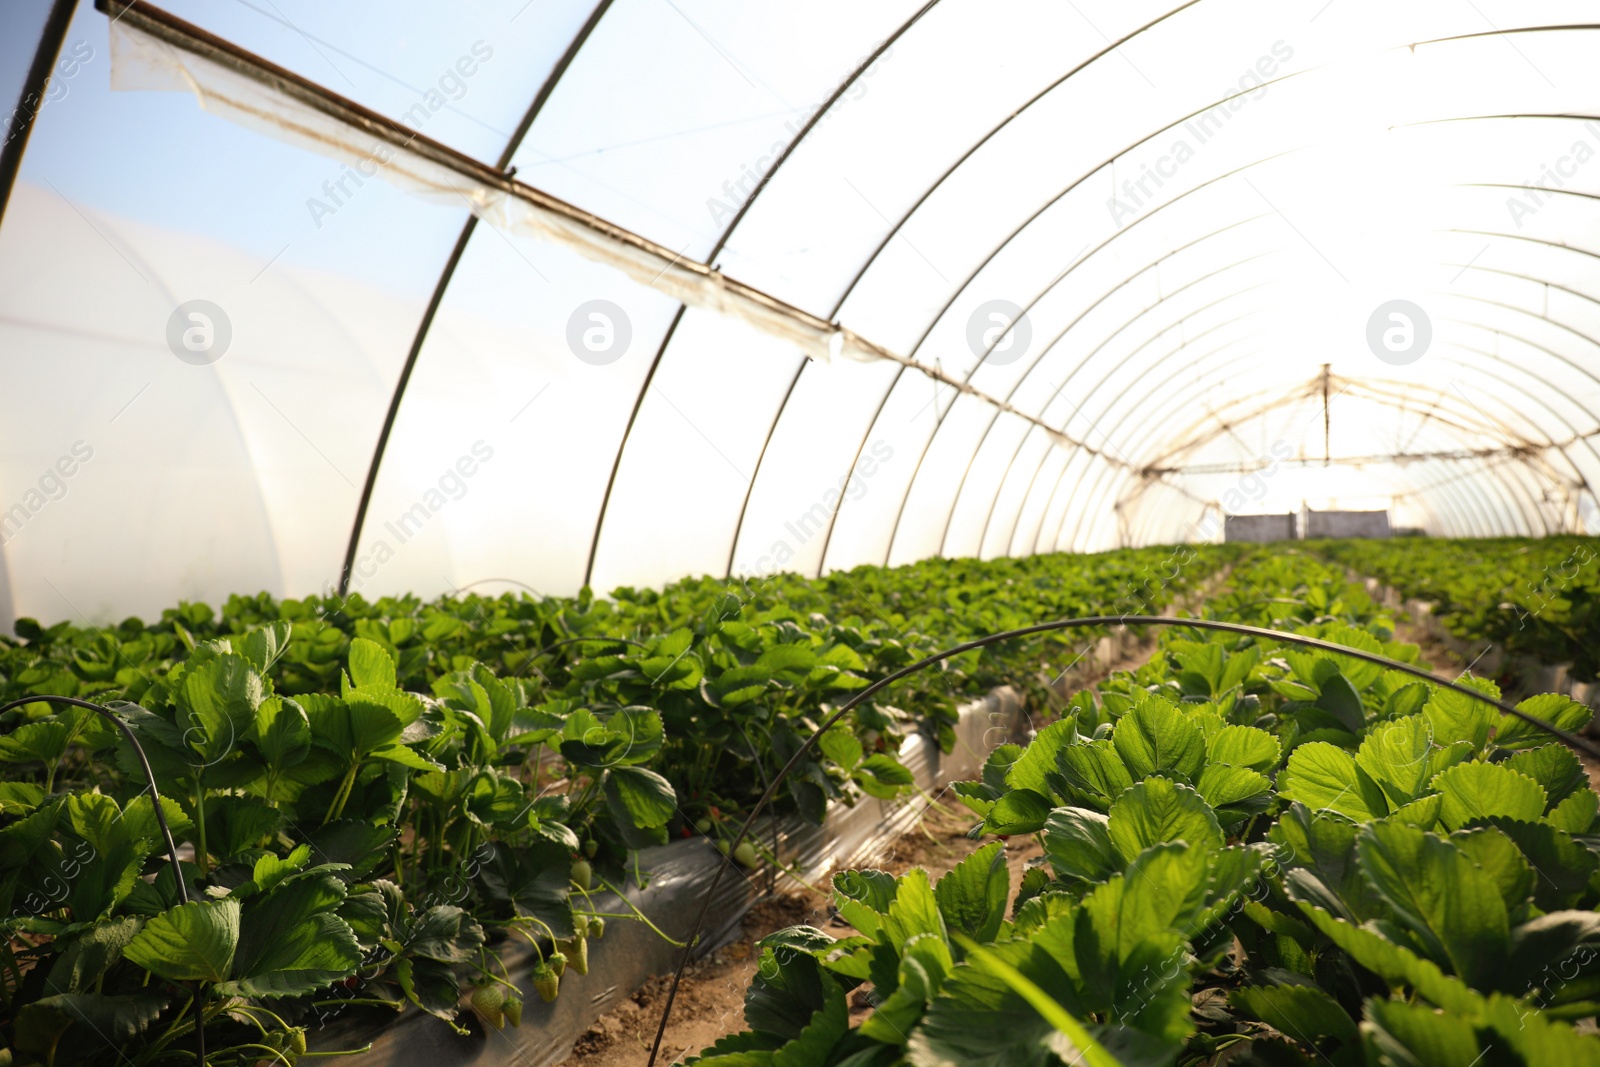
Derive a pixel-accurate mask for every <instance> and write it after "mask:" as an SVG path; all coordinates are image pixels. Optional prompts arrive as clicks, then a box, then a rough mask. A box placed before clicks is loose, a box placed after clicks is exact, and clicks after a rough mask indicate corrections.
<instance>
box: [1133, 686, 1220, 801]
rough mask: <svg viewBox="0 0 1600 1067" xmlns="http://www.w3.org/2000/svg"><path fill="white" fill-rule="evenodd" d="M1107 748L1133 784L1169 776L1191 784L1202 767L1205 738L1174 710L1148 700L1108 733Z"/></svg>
mask: <svg viewBox="0 0 1600 1067" xmlns="http://www.w3.org/2000/svg"><path fill="white" fill-rule="evenodd" d="M1111 744H1112V746H1113V747H1114V748H1115V749H1116V752H1117V755H1118V756H1120V757H1122V762H1123V764H1124V765H1125V766H1126V767H1127V768H1128V773H1129V774H1131V775H1132V776H1133V778H1134V780H1135V781H1137V780H1139V779H1141V778H1145V777H1147V776H1149V775H1152V774H1157V773H1169V774H1171V775H1173V776H1174V777H1177V778H1179V779H1180V780H1182V781H1185V782H1193V781H1194V780H1195V779H1196V778H1197V777H1199V775H1200V768H1201V767H1202V766H1203V765H1204V763H1205V758H1206V744H1205V737H1204V735H1203V734H1202V733H1201V731H1200V728H1199V727H1198V726H1196V725H1195V724H1194V723H1192V722H1190V721H1189V718H1188V717H1187V716H1186V715H1184V714H1183V712H1181V711H1179V710H1178V709H1177V707H1176V706H1175V705H1173V704H1171V703H1169V702H1168V701H1166V700H1164V699H1162V698H1160V697H1149V698H1147V699H1145V700H1142V701H1141V702H1140V703H1138V704H1136V705H1135V706H1134V707H1133V710H1131V711H1130V712H1128V713H1127V714H1126V715H1124V716H1123V717H1122V718H1121V719H1120V720H1119V721H1118V722H1117V726H1116V729H1114V730H1113V731H1112V732H1111Z"/></svg>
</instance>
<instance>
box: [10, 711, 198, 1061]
mask: <svg viewBox="0 0 1600 1067" xmlns="http://www.w3.org/2000/svg"><path fill="white" fill-rule="evenodd" d="M28 704H66V705H68V706H70V707H74V708H87V709H88V710H90V711H92V712H94V713H95V714H96V715H99V716H100V717H101V718H103V719H106V720H108V721H109V722H110V723H111V725H113V726H115V727H116V728H117V729H118V730H121V731H122V736H123V737H124V738H126V739H127V742H128V744H129V745H131V746H133V754H134V755H136V756H138V757H139V768H140V769H141V770H143V771H144V778H145V781H147V782H149V783H150V802H151V804H152V805H153V806H154V807H155V809H156V825H157V826H159V827H160V828H161V838H162V840H164V841H165V842H166V843H167V859H169V860H171V861H172V876H173V879H174V880H175V881H176V883H177V886H178V901H179V903H181V904H187V903H189V889H188V887H187V886H185V885H184V884H183V863H182V862H181V861H180V860H179V859H178V846H177V844H175V843H174V842H173V840H172V828H171V827H169V826H168V825H167V813H166V812H164V811H162V810H161V793H160V791H159V790H158V789H157V788H156V776H155V772H154V771H152V770H151V769H150V760H149V758H148V757H146V756H145V754H144V746H142V745H140V744H139V739H138V738H137V737H134V736H133V730H132V729H131V728H130V727H129V726H128V724H127V723H126V722H125V721H123V719H122V717H121V716H120V715H118V714H117V713H116V712H114V711H112V710H111V709H110V708H107V707H104V706H102V705H100V704H94V703H91V702H90V701H87V700H79V699H78V698H77V697H64V696H52V695H50V694H47V693H46V694H40V695H39V696H31V697H22V698H21V699H19V700H12V701H9V702H8V703H5V704H0V715H3V714H5V713H6V712H8V711H10V710H11V709H12V708H20V707H24V706H25V705H28ZM201 803H205V800H204V798H202V799H201ZM204 1009H205V1005H204V1004H203V1003H202V1001H201V999H200V986H199V984H198V983H197V984H196V986H195V991H194V1048H195V1054H196V1060H195V1062H196V1063H197V1064H198V1065H199V1067H206V1028H205V1013H204Z"/></svg>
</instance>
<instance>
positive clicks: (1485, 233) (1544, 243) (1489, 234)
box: [1035, 194, 1600, 551]
mask: <svg viewBox="0 0 1600 1067" xmlns="http://www.w3.org/2000/svg"><path fill="white" fill-rule="evenodd" d="M1183 195H1188V194H1183ZM1180 198H1181V197H1180ZM1173 202H1174V203H1175V202H1176V200H1174V201H1173ZM1443 232H1466V233H1472V234H1475V235H1478V236H1487V237H1491V238H1494V237H1499V236H1514V237H1517V238H1518V239H1521V240H1525V241H1528V242H1530V243H1533V244H1535V245H1542V246H1547V247H1551V248H1560V249H1563V250H1567V251H1575V252H1579V253H1580V254H1584V255H1588V256H1592V257H1594V258H1597V259H1600V254H1596V253H1590V252H1588V251H1587V250H1584V249H1578V248H1574V247H1572V246H1570V245H1556V244H1554V243H1553V242H1548V241H1544V240H1542V239H1539V238H1533V237H1525V236H1522V235H1510V234H1499V233H1497V232H1495V231H1443ZM1534 347H1539V346H1534ZM1546 351H1548V350H1546ZM1551 355H1552V356H1554V357H1555V358H1557V359H1558V361H1560V362H1565V363H1568V365H1571V363H1570V361H1568V360H1566V359H1565V358H1564V357H1560V356H1555V354H1554V353H1551ZM1163 362H1164V361H1163ZM1158 365H1159V363H1158V364H1156V365H1155V366H1158ZM1079 369H1081V365H1080V367H1079V368H1075V369H1074V372H1073V373H1074V374H1076V373H1077V370H1079ZM1149 369H1153V368H1147V370H1149ZM1575 369H1577V370H1578V371H1579V373H1580V374H1584V375H1585V376H1587V377H1590V378H1591V379H1593V378H1594V375H1593V374H1591V373H1589V372H1588V371H1585V370H1583V369H1582V368H1575ZM1070 378H1071V376H1069V379H1068V380H1069V381H1070ZM1103 382H1104V379H1102V383H1101V384H1103ZM1098 388H1099V385H1097V386H1096V387H1095V389H1093V390H1091V395H1092V394H1093V393H1094V392H1096V391H1098ZM1576 406H1578V407H1579V408H1582V409H1584V410H1588V409H1587V408H1586V407H1585V406H1584V405H1582V404H1577V405H1576ZM1569 462H1570V460H1569ZM1064 473H1065V472H1063V475H1064ZM1097 480H1098V479H1097ZM1591 491H1592V490H1591ZM1052 495H1053V490H1052ZM1076 495H1077V494H1076V491H1074V494H1073V497H1075V496H1076ZM1073 497H1069V507H1070V501H1071V499H1072V498H1073ZM1041 532H1042V531H1041ZM1075 536H1076V535H1075ZM1056 543H1057V544H1059V532H1058V535H1057V539H1056ZM1035 551H1038V547H1037V544H1036V546H1035Z"/></svg>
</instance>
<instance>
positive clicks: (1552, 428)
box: [0, 0, 1600, 619]
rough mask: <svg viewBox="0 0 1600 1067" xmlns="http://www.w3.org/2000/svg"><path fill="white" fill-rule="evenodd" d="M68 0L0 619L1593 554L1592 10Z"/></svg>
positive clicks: (30, 135) (36, 17)
mask: <svg viewBox="0 0 1600 1067" xmlns="http://www.w3.org/2000/svg"><path fill="white" fill-rule="evenodd" d="M60 7H61V5H52V4H48V3H45V2H43V0H27V2H24V0H15V2H12V3H9V4H7V5H6V7H5V9H4V15H3V17H4V18H5V20H6V25H5V28H4V34H3V36H4V40H5V46H4V47H5V53H4V73H5V86H6V87H7V91H19V94H18V95H19V96H22V95H23V94H22V93H21V92H20V90H22V89H23V88H24V87H25V82H27V80H28V77H29V74H30V70H31V68H32V66H33V63H34V59H35V56H36V54H39V55H44V54H45V53H46V52H48V53H51V54H52V55H53V57H54V58H53V60H51V61H50V62H49V63H48V64H47V66H46V68H45V72H46V73H47V74H48V82H47V83H46V85H45V86H44V88H43V89H42V90H41V89H40V88H39V87H38V86H33V87H30V88H29V94H28V95H27V98H26V99H25V100H24V101H23V103H22V104H21V105H19V110H18V111H17V112H16V113H15V114H14V116H13V119H12V126H13V130H14V132H13V134H12V135H11V138H10V140H9V141H8V143H7V145H6V153H7V161H6V162H7V167H6V177H7V180H8V182H9V187H8V188H7V190H6V192H8V193H9V196H8V199H7V201H6V207H5V216H4V222H5V226H4V229H3V231H0V279H3V284H0V301H3V308H0V344H3V349H0V350H3V352H4V359H5V374H6V381H7V386H8V388H7V390H6V397H7V404H6V414H7V420H6V426H7V429H6V431H5V433H6V447H5V450H4V461H3V462H4V464H5V476H6V484H7V486H9V488H8V489H7V494H8V495H7V497H6V499H5V500H4V501H3V502H0V503H3V505H4V507H5V509H6V510H5V520H4V522H5V526H4V535H5V539H4V549H3V552H4V564H5V565H4V571H3V574H4V578H3V584H0V617H3V618H4V619H10V618H15V617H17V616H37V617H41V618H46V617H48V618H56V617H69V616H71V617H78V616H81V617H84V618H93V619H108V618H112V617H117V616H120V615H121V614H126V613H129V612H151V611H154V610H158V609H159V608H160V607H161V606H162V605H164V604H166V603H168V602H170V601H171V600H172V599H173V598H174V597H175V596H182V597H186V598H195V599H209V600H216V599H218V598H220V597H222V596H225V595H226V594H227V593H230V592H235V591H239V590H243V589H258V588H260V589H266V590H269V591H271V592H274V593H276V594H280V595H304V594H305V593H308V592H315V591H320V590H337V589H341V588H344V589H349V590H360V591H362V592H363V593H364V594H366V595H374V594H381V593H388V592H398V591H403V590H404V591H413V592H417V593H420V594H424V595H428V594H435V593H440V592H446V591H449V590H452V589H458V588H465V587H467V586H469V585H471V584H472V583H475V582H483V581H485V580H488V579H496V578H515V579H516V580H518V581H521V582H524V583H526V584H527V585H531V586H533V587H534V588H537V589H539V590H541V591H545V592H550V593H570V592H572V591H574V590H576V589H577V588H578V587H580V586H582V585H584V584H586V583H588V584H592V585H593V586H594V587H596V588H598V589H608V588H611V587H613V586H615V585H619V584H629V585H659V584H660V583H661V582H663V581H666V580H670V579H673V578H676V577H679V576H682V575H686V574H712V575H728V574H749V573H762V572H771V571H777V570H794V571H799V572H801V573H811V574H816V573H822V572H826V571H828V570H832V569H836V568H848V567H851V566H854V565H856V564H859V563H866V562H870V563H878V564H884V563H889V564H895V563H902V562H906V561H910V560H914V559H918V558H922V557H925V556H930V555H941V554H942V555H977V556H981V557H985V558H989V557H996V556H1005V555H1022V554H1028V553H1033V552H1040V551H1051V550H1056V549H1067V550H1094V549H1102V548H1107V547H1113V546H1119V545H1139V544H1152V543H1162V542H1171V541H1176V540H1207V539H1218V538H1220V536H1221V528H1222V522H1221V519H1222V518H1224V517H1225V515H1226V514H1230V513H1234V512H1238V511H1239V510H1241V509H1243V510H1246V511H1250V510H1261V511H1263V512H1270V511H1274V510H1276V511H1279V512H1281V511H1283V510H1284V509H1285V508H1286V507H1288V508H1290V509H1293V508H1298V507H1300V506H1302V504H1308V505H1309V506H1312V507H1323V506H1343V507H1355V508H1361V507H1367V508H1372V507H1378V508H1388V509H1392V511H1393V518H1394V524H1395V525H1396V526H1399V527H1406V528H1423V529H1427V530H1429V531H1431V532H1435V533H1439V534H1461V535H1485V534H1498V533H1504V534H1511V533H1522V534H1542V533H1547V532H1554V531H1575V532H1581V531H1583V530H1586V529H1589V530H1592V529H1594V528H1595V526H1594V524H1595V523H1596V514H1597V513H1596V506H1595V497H1594V493H1593V489H1592V487H1591V486H1592V483H1593V479H1595V478H1597V477H1600V453H1597V451H1596V449H1597V447H1600V446H1597V444H1596V433H1595V431H1596V411H1597V410H1600V384H1597V377H1596V375H1597V372H1600V355H1597V353H1596V342H1595V340H1594V337H1595V333H1596V330H1597V328H1600V317H1597V314H1596V295H1595V294H1594V292H1593V285H1592V284H1591V283H1592V276H1593V274H1594V271H1593V269H1592V268H1593V265H1594V256H1595V254H1596V252H1595V251H1592V250H1590V249H1589V248H1586V244H1593V242H1594V241H1595V240H1597V239H1600V235H1597V234H1596V233H1595V225H1596V216H1595V206H1594V205H1595V204H1596V202H1597V201H1596V192H1597V191H1600V184H1597V182H1600V179H1597V178H1596V177H1595V176H1594V174H1591V173H1590V171H1589V168H1588V164H1589V162H1590V161H1591V160H1592V158H1593V156H1594V155H1595V153H1596V151H1597V150H1600V119H1595V118H1592V117H1591V116H1593V115H1596V114H1600V110H1597V108H1600V99H1597V96H1600V85H1597V83H1596V82H1595V80H1594V78H1593V76H1592V55H1593V45H1594V42H1595V39H1596V38H1595V27H1593V26H1590V25H1589V24H1587V23H1586V22H1585V19H1588V18H1590V17H1591V16H1592V14H1593V13H1592V11H1591V10H1590V7H1589V6H1588V5H1584V4H1578V3H1565V4H1563V3H1550V4H1543V3H1540V4H1530V3H1521V2H1519V3H1509V2H1508V3H1503V4H1481V5H1480V4H1473V3H1467V2H1464V0H1462V2H1449V3H1446V2H1440V3H1421V4H1408V5H1405V6H1404V7H1403V8H1402V9H1400V10H1394V8H1393V5H1378V4H1369V3H1363V2H1357V0H1335V2H1334V3H1331V4H1328V5H1327V6H1326V7H1325V9H1322V10H1318V7H1319V5H1317V4H1304V5H1302V4H1282V3H1272V4H1269V3H1259V4H1252V3H1230V4H1212V3H1205V2H1201V3H1188V4H1183V5H1179V6H1175V7H1174V6H1169V5H1152V4H1139V3H1126V2H1120V0H1119V2H1115V3H1111V2H1107V3H1088V4H1054V3H1006V4H1001V5H984V4H978V3H966V2H956V0H944V2H935V3H925V4H922V5H921V6H916V5H898V6H897V5H895V4H875V5H870V8H869V9H865V10H863V9H862V8H861V7H860V5H840V6H837V8H835V7H831V6H829V5H828V4H824V5H822V6H821V7H818V6H816V5H805V6H799V7H797V6H792V5H782V6H773V5H756V6H750V5H740V6H729V5H719V4H701V5H698V6H696V5H694V4H676V3H669V2H665V0H641V2H639V3H633V2H626V0H624V2H617V3H609V2H608V3H602V4H601V5H600V6H599V7H597V8H596V7H590V6H587V5H574V4H565V3H556V2H551V3H544V2H540V3H535V4H527V5H519V4H516V3H510V2H508V3H505V4H499V3H478V4H470V5H448V6H446V5H437V4H424V3H418V4H405V5H400V6H396V5H392V4H364V3H348V4H339V5H319V4H304V5H297V4H290V5H286V6H283V7H281V8H280V7H278V6H277V5H273V4H255V3H246V2H243V0H240V2H238V3H214V2H199V0H196V2H173V3H171V4H169V5H167V7H165V8H160V9H158V8H155V7H149V6H145V5H139V4H133V5H123V4H120V3H102V4H101V5H100V7H99V9H97V8H96V7H94V6H91V5H90V4H88V3H83V4H80V5H78V7H77V9H76V11H75V13H71V17H70V22H66V23H65V24H63V25H55V24H49V25H47V23H49V20H50V19H51V17H52V12H53V11H58V10H59V9H60ZM70 7H71V6H70V5H68V8H69V11H70ZM45 31H49V32H45ZM41 39H44V40H43V43H44V45H45V46H46V47H45V49H44V51H38V46H39V45H40V44H41ZM47 58H48V57H47ZM29 101H32V103H30V102H29ZM24 147H25V149H26V150H25V152H24ZM19 164H20V165H19ZM1595 173H1600V171H1597V172H1595ZM1396 301H1404V302H1405V304H1404V305H1400V304H1397V303H1395V302H1396ZM1393 308H1401V312H1394V311H1393ZM1385 309H1389V310H1385ZM1391 314H1400V315H1401V317H1400V318H1397V319H1394V320H1393V321H1391V319H1390V317H1389V316H1390V315H1391ZM1369 334H1371V336H1372V338H1373V343H1372V344H1369V342H1368V335H1369ZM1402 335H1404V336H1402ZM1386 338H1387V339H1388V340H1387V341H1386V340H1385V339H1386ZM1388 343H1394V344H1398V345H1401V346H1402V348H1401V349H1390V348H1388V347H1385V345H1386V344H1388ZM1241 480H1242V481H1243V482H1244V483H1245V485H1244V488H1243V489H1242V490H1240V491H1239V492H1238V493H1236V494H1235V496H1236V497H1240V498H1242V500H1241V502H1240V503H1239V504H1238V505H1237V506H1236V507H1234V508H1232V509H1228V508H1226V507H1225V506H1224V505H1223V503H1222V498H1223V497H1225V496H1228V495H1229V493H1230V491H1232V490H1235V489H1236V488H1238V483H1240V482H1241Z"/></svg>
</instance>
